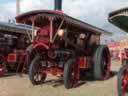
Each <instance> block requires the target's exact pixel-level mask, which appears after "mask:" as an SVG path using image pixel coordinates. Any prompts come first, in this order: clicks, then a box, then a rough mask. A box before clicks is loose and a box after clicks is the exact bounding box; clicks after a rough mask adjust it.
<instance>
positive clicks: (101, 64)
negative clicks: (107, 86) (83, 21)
mask: <svg viewBox="0 0 128 96" xmlns="http://www.w3.org/2000/svg"><path fill="white" fill-rule="evenodd" d="M110 58H111V57H110V53H109V49H108V47H107V46H105V45H99V46H97V49H96V51H95V53H94V54H93V59H92V70H93V78H94V79H96V80H105V79H108V78H109V76H110V63H111V62H110V61H111V60H110Z"/></svg>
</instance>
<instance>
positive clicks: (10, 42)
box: [0, 22, 31, 76]
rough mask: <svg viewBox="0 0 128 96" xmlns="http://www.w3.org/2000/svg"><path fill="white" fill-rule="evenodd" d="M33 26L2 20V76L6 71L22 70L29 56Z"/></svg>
mask: <svg viewBox="0 0 128 96" xmlns="http://www.w3.org/2000/svg"><path fill="white" fill-rule="evenodd" d="M27 33H28V34H31V28H30V26H29V27H28V26H27V25H23V24H14V23H3V22H0V76H3V75H4V74H5V72H7V73H12V72H16V71H17V72H19V71H20V72H21V71H22V69H23V67H25V66H24V63H25V58H27V57H26V56H27V54H26V51H25V50H26V47H27V46H28V45H29V44H30V42H29V39H28V35H27Z"/></svg>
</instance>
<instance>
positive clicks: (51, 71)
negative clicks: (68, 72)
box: [38, 68, 63, 75]
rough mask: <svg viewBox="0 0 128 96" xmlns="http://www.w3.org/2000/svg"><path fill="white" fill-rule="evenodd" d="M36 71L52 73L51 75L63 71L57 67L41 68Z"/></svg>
mask: <svg viewBox="0 0 128 96" xmlns="http://www.w3.org/2000/svg"><path fill="white" fill-rule="evenodd" d="M38 72H39V73H47V74H52V75H63V71H62V70H60V69H58V68H42V69H40V70H38Z"/></svg>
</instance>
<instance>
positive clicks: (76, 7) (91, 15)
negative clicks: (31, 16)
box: [0, 0, 128, 31]
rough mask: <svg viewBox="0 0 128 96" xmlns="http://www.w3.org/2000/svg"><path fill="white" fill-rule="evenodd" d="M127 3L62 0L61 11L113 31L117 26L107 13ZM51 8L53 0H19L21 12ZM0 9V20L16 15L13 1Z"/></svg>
mask: <svg viewBox="0 0 128 96" xmlns="http://www.w3.org/2000/svg"><path fill="white" fill-rule="evenodd" d="M127 5H128V2H127V0H63V11H64V12H65V13H66V14H68V15H70V16H73V17H74V18H77V19H80V20H82V21H84V22H88V23H90V24H92V25H95V26H97V27H100V28H103V29H106V30H109V31H114V30H115V29H116V30H117V28H114V27H113V26H112V25H111V24H109V23H108V21H107V18H108V14H109V13H110V12H111V11H113V10H116V9H119V8H122V7H126V6H127ZM53 8H54V0H21V13H24V12H27V11H30V10H37V9H53ZM0 9H3V10H1V14H0V20H2V21H7V20H8V19H10V18H14V17H15V15H16V11H15V10H16V9H15V2H11V3H8V4H3V5H2V6H0ZM112 29H114V30H112ZM118 31H120V30H118Z"/></svg>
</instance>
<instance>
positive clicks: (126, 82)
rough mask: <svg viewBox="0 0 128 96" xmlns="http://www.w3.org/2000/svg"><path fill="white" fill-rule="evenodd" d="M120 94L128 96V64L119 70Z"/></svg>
mask: <svg viewBox="0 0 128 96" xmlns="http://www.w3.org/2000/svg"><path fill="white" fill-rule="evenodd" d="M125 63H126V62H125ZM118 96H128V65H126V64H124V66H122V67H121V68H120V71H119V72H118Z"/></svg>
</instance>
